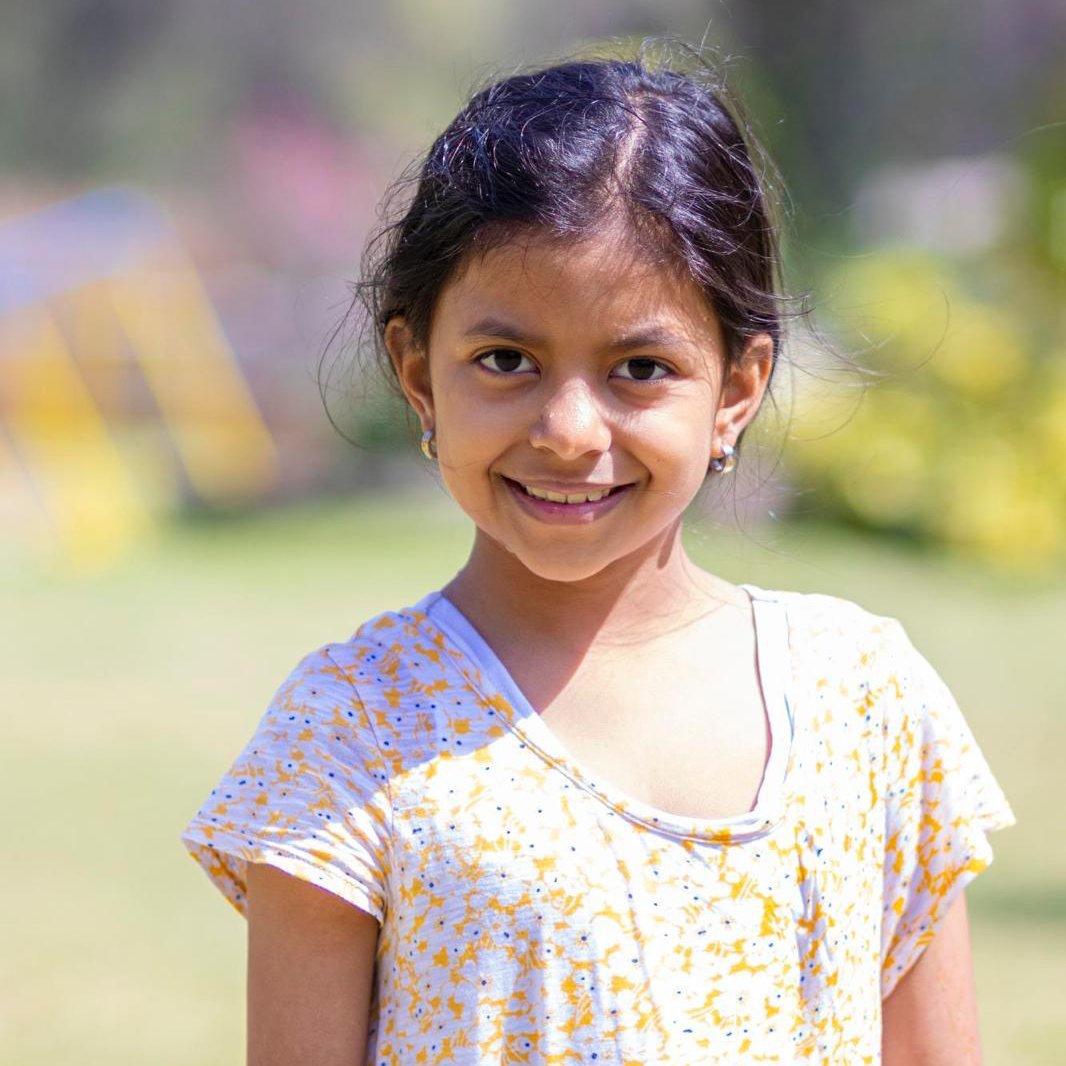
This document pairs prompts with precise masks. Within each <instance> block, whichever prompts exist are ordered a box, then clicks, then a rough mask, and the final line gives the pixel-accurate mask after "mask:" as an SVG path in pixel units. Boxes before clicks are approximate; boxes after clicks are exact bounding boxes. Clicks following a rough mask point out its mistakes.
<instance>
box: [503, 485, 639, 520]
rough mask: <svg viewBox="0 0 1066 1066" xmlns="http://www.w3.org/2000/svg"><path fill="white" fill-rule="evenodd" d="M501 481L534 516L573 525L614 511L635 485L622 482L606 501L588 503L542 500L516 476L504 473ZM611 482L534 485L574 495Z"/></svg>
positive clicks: (520, 504)
mask: <svg viewBox="0 0 1066 1066" xmlns="http://www.w3.org/2000/svg"><path fill="white" fill-rule="evenodd" d="M500 480H501V481H503V483H504V485H505V486H506V488H507V491H508V492H509V493H510V494H511V496H513V497H514V499H515V500H516V501H517V503H518V505H519V506H520V507H521V508H522V509H523V510H524V511H525V512H526V513H527V514H530V515H532V516H533V517H534V518H539V519H540V520H541V521H543V522H551V523H553V524H556V525H572V524H575V523H576V524H587V523H589V522H594V521H596V520H597V519H598V518H600V516H601V515H605V514H607V512H609V511H613V510H614V509H615V508H616V507H617V506H618V504H619V503H620V502H621V501H622V500H623V499H624V498H625V497H626V495H628V493H629V490H630V489H632V488H633V487H634V486H633V485H631V484H630V485H620V486H617V487H615V490H614V491H613V492H612V493H611V494H610V495H609V496H604V498H603V499H602V500H587V501H586V502H585V503H556V502H555V501H554V500H538V499H537V498H536V497H534V496H530V495H529V493H528V492H526V491H525V489H523V488H522V483H521V482H518V481H515V480H514V479H512V478H509V477H504V476H503V475H502V474H501V475H500ZM608 487H610V486H607V485H598V486H596V485H566V486H561V485H545V484H543V483H539V484H534V485H533V488H535V489H541V488H542V489H544V490H545V491H548V492H568V493H572V494H576V493H581V492H596V491H597V490H602V489H605V488H608Z"/></svg>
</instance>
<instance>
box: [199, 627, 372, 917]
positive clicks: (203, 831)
mask: <svg viewBox="0 0 1066 1066" xmlns="http://www.w3.org/2000/svg"><path fill="white" fill-rule="evenodd" d="M390 825H391V804H390V800H389V794H388V774H387V772H386V763H385V761H384V760H383V759H382V757H381V753H380V749H379V747H378V744H377V742H376V739H375V736H374V731H373V727H372V723H371V720H370V716H369V714H368V712H367V709H366V707H365V706H364V704H363V703H362V701H361V700H360V699H359V696H358V693H357V692H356V690H355V688H354V686H353V685H352V683H351V681H350V680H349V678H348V677H347V675H346V674H345V673H344V671H343V670H342V669H341V668H340V667H339V666H338V665H337V664H336V662H335V660H334V659H333V658H332V657H331V655H330V648H329V646H328V645H327V646H326V647H324V648H321V649H319V650H318V651H315V652H312V653H311V654H309V655H307V656H305V657H304V658H303V659H302V660H301V662H300V663H299V664H298V665H297V666H296V667H295V669H294V670H293V671H292V673H290V674H289V676H288V678H287V679H286V680H285V682H284V683H283V684H282V685H281V687H280V688H279V689H278V691H277V692H276V693H275V695H274V697H273V699H272V700H271V702H270V705H269V706H268V707H267V710H266V713H265V714H264V715H263V717H262V719H261V720H260V722H259V725H258V727H257V728H256V730H255V732H254V734H253V735H252V738H251V740H249V742H248V743H247V745H246V746H245V748H244V750H243V751H242V752H241V753H240V755H239V756H238V757H237V759H236V760H235V762H234V763H233V765H232V766H231V767H230V769H229V770H228V771H227V772H226V773H225V774H224V775H223V777H222V779H221V781H219V783H218V785H217V786H216V787H215V788H214V789H213V790H212V791H211V794H210V795H209V796H208V797H207V799H206V801H205V802H204V804H203V806H202V807H201V808H200V810H199V811H198V812H197V814H196V815H195V816H194V817H193V819H192V821H191V822H190V823H189V824H188V826H187V827H186V829H185V831H184V833H183V834H182V841H183V843H184V844H185V847H186V848H187V849H188V851H189V853H190V854H191V855H192V857H193V858H194V859H195V860H196V861H197V862H198V863H199V864H200V866H201V867H202V868H203V869H204V871H205V872H206V873H207V875H208V877H210V879H211V880H212V882H213V883H214V884H215V885H216V886H217V887H218V888H219V889H220V890H221V892H222V893H223V894H224V895H225V897H226V898H227V899H228V900H229V901H230V903H232V904H233V906H234V907H236V908H237V910H238V911H239V912H240V913H241V914H245V913H246V910H245V902H246V901H245V891H246V882H245V876H246V871H247V864H248V863H249V862H258V863H266V864H268V865H270V866H275V867H277V868H278V869H279V870H284V871H285V872H286V873H288V874H291V875H292V876H294V877H298V878H301V879H302V880H305V881H310V882H312V883H314V884H316V885H319V886H320V887H321V888H324V889H326V890H328V891H330V892H332V893H333V894H334V895H337V896H339V897H340V898H341V899H344V900H346V901H347V902H348V903H351V904H353V905H354V906H356V907H359V908H360V909H361V910H364V911H366V912H368V913H369V914H372V915H373V916H374V917H375V918H376V919H377V920H378V922H381V921H382V920H383V918H384V913H385V899H386V892H385V884H386V879H387V877H388V874H389V855H390V837H389V830H390Z"/></svg>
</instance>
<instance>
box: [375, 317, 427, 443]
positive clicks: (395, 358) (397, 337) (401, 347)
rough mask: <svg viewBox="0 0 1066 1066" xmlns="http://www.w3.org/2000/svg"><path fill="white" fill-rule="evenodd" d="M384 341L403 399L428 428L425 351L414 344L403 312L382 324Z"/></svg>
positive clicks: (423, 426)
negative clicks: (383, 326) (384, 324)
mask: <svg viewBox="0 0 1066 1066" xmlns="http://www.w3.org/2000/svg"><path fill="white" fill-rule="evenodd" d="M384 341H385V348H386V350H387V351H388V353H389V358H390V359H391V360H392V366H393V369H394V370H395V371H396V377H397V380H398V381H399V383H400V388H402V389H403V394H404V396H405V397H406V398H407V402H408V403H409V404H410V405H411V406H412V407H413V408H414V409H415V412H416V413H417V414H418V420H419V421H420V422H421V423H422V428H423V429H424V430H425V429H432V428H433V426H434V424H435V417H434V412H433V389H432V386H431V384H430V378H429V357H428V352H425V351H424V350H423V349H421V348H419V347H418V346H417V345H416V344H415V343H414V339H413V338H412V336H411V330H410V328H409V327H408V325H407V321H406V319H405V318H404V317H403V315H395V316H393V317H392V318H390V319H389V321H388V324H387V325H386V326H385V335H384Z"/></svg>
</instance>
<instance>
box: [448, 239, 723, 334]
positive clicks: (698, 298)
mask: <svg viewBox="0 0 1066 1066" xmlns="http://www.w3.org/2000/svg"><path fill="white" fill-rule="evenodd" d="M488 315H497V316H505V315H511V316H513V317H514V318H516V319H517V320H518V322H517V323H516V324H525V325H528V326H529V327H530V328H532V327H533V326H536V327H537V328H536V332H538V333H543V332H545V331H548V332H553V331H559V332H571V331H574V330H580V331H582V332H584V333H588V334H594V333H595V334H598V333H603V332H605V331H606V332H611V333H615V332H619V331H624V330H625V329H626V328H627V327H631V326H635V325H637V324H640V325H652V324H658V325H663V326H667V325H668V326H670V327H671V328H672V329H673V331H674V332H675V333H678V334H681V335H682V336H684V337H685V338H686V339H687V340H689V341H691V342H692V343H698V344H701V345H703V344H706V343H708V342H712V343H714V344H715V345H717V344H718V343H720V341H721V329H720V325H719V322H718V317H717V315H716V314H715V312H714V310H713V308H712V307H711V305H710V303H709V301H708V300H707V298H706V296H705V295H704V293H703V291H702V290H701V289H700V288H699V286H698V285H697V284H696V283H695V282H694V281H693V279H692V278H691V276H690V275H689V274H688V273H687V272H686V271H684V270H682V269H679V267H678V266H677V265H676V263H674V262H672V261H670V260H669V259H667V258H665V257H664V256H659V255H656V254H655V253H654V252H653V251H652V250H651V249H649V248H644V247H641V246H640V245H639V244H638V243H637V242H635V241H634V240H632V239H630V238H628V237H627V236H626V235H625V234H624V233H619V232H618V231H617V230H616V229H614V230H607V231H604V232H599V233H596V234H593V235H591V236H588V237H583V238H581V239H580V240H575V239H573V238H566V239H563V238H558V237H554V236H550V235H547V234H544V233H542V232H539V231H531V232H528V233H523V234H521V235H520V236H518V237H515V238H512V239H509V240H506V241H504V242H502V243H500V244H495V245H492V246H490V247H489V248H488V249H487V250H485V251H484V252H474V253H472V254H471V255H469V256H468V257H467V259H466V260H465V262H464V263H463V265H462V267H461V268H460V269H459V270H458V271H457V272H456V273H455V275H454V276H453V277H452V279H451V280H450V281H449V282H448V283H447V284H446V286H445V287H444V289H443V290H442V292H441V295H440V298H439V300H438V304H437V313H436V315H435V316H434V317H435V326H437V325H439V327H440V329H441V331H443V332H448V331H450V330H457V331H462V330H463V329H464V328H469V325H470V324H471V323H472V322H474V321H476V320H477V319H479V318H483V317H486V316H488Z"/></svg>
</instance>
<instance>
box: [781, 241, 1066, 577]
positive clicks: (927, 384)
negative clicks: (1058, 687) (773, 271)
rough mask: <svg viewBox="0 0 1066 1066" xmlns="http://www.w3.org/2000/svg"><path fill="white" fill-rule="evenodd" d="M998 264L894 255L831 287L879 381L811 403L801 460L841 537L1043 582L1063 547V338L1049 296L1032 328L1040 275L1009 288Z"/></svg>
mask: <svg viewBox="0 0 1066 1066" xmlns="http://www.w3.org/2000/svg"><path fill="white" fill-rule="evenodd" d="M1007 258H1009V257H1007ZM988 262H990V261H989V260H986V259H982V261H981V263H980V264H971V265H970V266H969V268H967V267H966V266H965V265H962V264H960V263H958V262H956V261H952V260H951V259H947V258H945V257H943V256H938V255H935V254H933V253H931V252H928V251H923V250H919V249H914V248H884V249H880V250H876V251H874V252H871V253H869V254H867V255H865V256H863V257H861V258H859V259H857V260H854V261H849V262H848V263H847V264H846V265H845V266H844V267H842V268H839V269H838V270H837V271H836V272H835V273H833V274H831V275H830V276H829V277H828V278H827V279H826V281H825V290H826V291H827V292H829V293H832V294H833V306H834V310H833V312H832V313H833V317H834V319H835V322H836V325H837V327H838V328H839V329H841V331H842V332H845V333H846V332H847V327H848V324H849V322H850V323H851V324H852V325H853V326H854V325H856V324H857V323H861V325H860V328H861V329H863V330H864V331H867V333H868V338H867V345H868V346H867V348H866V350H865V351H863V352H862V353H861V354H860V355H859V356H858V360H857V361H858V362H859V363H860V364H861V365H862V366H863V367H865V368H868V369H869V370H870V371H871V374H870V378H871V380H866V381H860V382H856V383H855V384H856V387H855V388H852V389H843V390H836V391H834V392H833V393H832V395H828V396H826V395H823V394H821V392H820V389H819V387H810V386H808V387H805V388H803V389H802V390H800V392H799V395H798V397H797V404H796V412H795V420H794V423H793V430H792V432H793V437H794V441H793V444H792V448H791V453H790V456H791V461H792V467H793V471H794V474H795V476H796V478H797V479H798V482H799V484H800V485H801V486H802V487H804V488H806V489H807V490H809V491H811V492H812V493H814V494H815V495H816V497H817V498H818V500H819V501H820V503H821V505H823V506H824V507H825V508H826V509H827V510H828V511H829V512H830V513H831V514H834V515H836V516H838V517H840V518H841V519H843V520H845V521H848V522H850V523H852V524H857V525H860V526H864V527H867V528H870V529H876V530H882V531H889V532H894V533H898V534H902V535H905V536H910V537H915V538H917V539H926V540H930V541H932V542H934V543H936V544H940V545H943V546H948V547H950V548H952V549H956V550H959V551H961V552H963V553H966V554H968V555H971V556H973V557H975V558H980V559H983V560H985V561H987V562H989V563H991V564H992V565H994V566H999V567H1005V568H1009V569H1020V570H1029V571H1039V570H1041V569H1043V568H1045V567H1046V566H1048V565H1049V564H1051V563H1053V562H1055V561H1061V559H1062V556H1063V548H1064V544H1066V334H1064V332H1063V330H1062V328H1061V327H1062V325H1063V321H1062V311H1061V307H1060V306H1055V305H1053V304H1052V301H1051V294H1052V293H1053V292H1054V289H1055V286H1054V285H1051V284H1049V286H1048V290H1047V291H1048V302H1047V304H1046V306H1044V307H1043V308H1042V309H1041V313H1040V314H1035V313H1034V311H1035V309H1034V308H1033V306H1032V305H1033V301H1034V294H1035V290H1036V289H1037V288H1038V287H1039V286H1038V284H1037V278H1038V275H1039V271H1037V269H1036V267H1035V265H1033V266H1031V268H1030V269H1027V270H1025V271H1016V272H1014V274H1013V277H1010V276H1008V272H1005V271H1003V270H1002V269H1001V267H998V266H997V267H996V268H993V267H991V266H988V265H987V263H988ZM993 269H997V270H999V277H998V287H999V292H998V295H997V296H996V297H995V298H993V297H992V296H990V295H989V289H990V287H991V286H990V282H991V280H992V279H991V278H990V276H989V275H990V273H991V271H992V270H993ZM1015 286H1019V287H1020V288H1019V289H1018V290H1017V291H1015V288H1014V287H1015ZM870 333H872V334H873V336H872V337H871V336H869V334H870ZM863 376H865V375H863ZM817 384H818V381H817V379H816V380H815V385H816V386H817Z"/></svg>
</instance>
